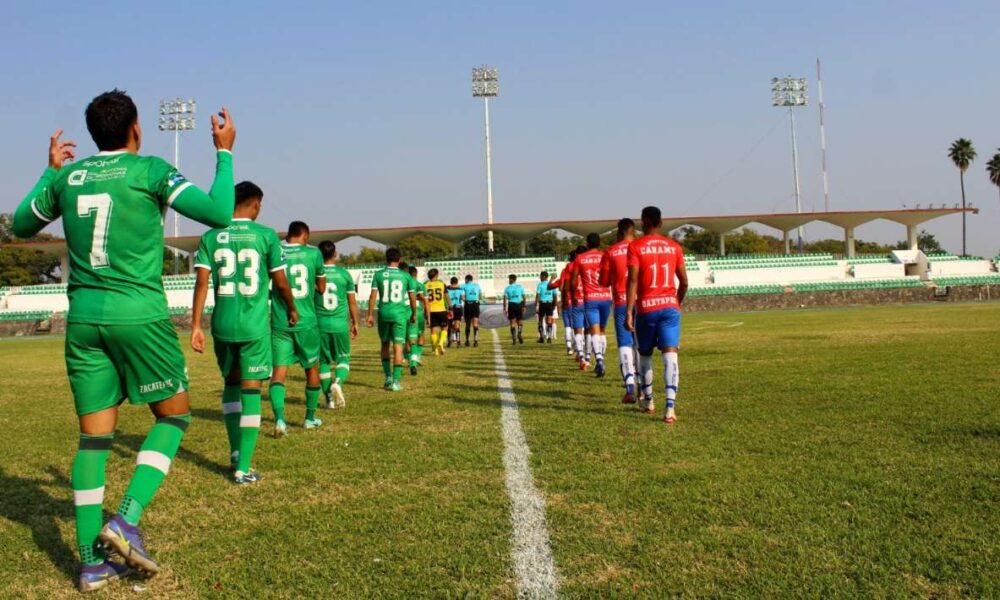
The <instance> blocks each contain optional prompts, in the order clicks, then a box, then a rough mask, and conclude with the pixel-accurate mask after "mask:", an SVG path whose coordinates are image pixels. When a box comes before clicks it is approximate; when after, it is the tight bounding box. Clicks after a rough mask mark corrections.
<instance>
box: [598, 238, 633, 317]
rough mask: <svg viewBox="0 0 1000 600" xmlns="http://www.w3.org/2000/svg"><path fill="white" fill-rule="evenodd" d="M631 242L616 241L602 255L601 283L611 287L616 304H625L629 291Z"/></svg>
mask: <svg viewBox="0 0 1000 600" xmlns="http://www.w3.org/2000/svg"><path fill="white" fill-rule="evenodd" d="M629 243H630V242H626V241H625V240H622V241H620V242H616V243H615V244H614V245H612V246H611V247H610V248H608V249H607V251H606V252H605V253H604V256H602V257H601V285H606V286H608V287H610V288H611V294H612V295H613V296H614V300H615V306H624V305H625V294H626V293H627V291H628V246H629Z"/></svg>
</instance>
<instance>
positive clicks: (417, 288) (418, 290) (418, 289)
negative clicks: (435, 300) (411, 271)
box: [411, 277, 427, 322]
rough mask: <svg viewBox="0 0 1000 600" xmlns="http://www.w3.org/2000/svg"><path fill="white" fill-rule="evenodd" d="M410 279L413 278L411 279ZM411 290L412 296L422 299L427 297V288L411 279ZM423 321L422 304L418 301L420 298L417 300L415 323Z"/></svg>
mask: <svg viewBox="0 0 1000 600" xmlns="http://www.w3.org/2000/svg"><path fill="white" fill-rule="evenodd" d="M411 279H413V278H412V277H411ZM413 288H414V289H413V293H414V294H418V295H420V296H423V297H424V298H426V297H427V287H426V286H425V285H424V284H422V283H420V282H419V281H417V280H416V279H413ZM423 320H424V303H423V302H421V301H420V298H417V321H418V322H419V321H423Z"/></svg>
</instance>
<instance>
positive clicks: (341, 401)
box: [330, 383, 347, 408]
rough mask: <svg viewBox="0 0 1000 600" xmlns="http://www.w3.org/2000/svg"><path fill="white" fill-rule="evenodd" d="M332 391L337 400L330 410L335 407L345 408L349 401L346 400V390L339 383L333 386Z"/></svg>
mask: <svg viewBox="0 0 1000 600" xmlns="http://www.w3.org/2000/svg"><path fill="white" fill-rule="evenodd" d="M330 391H331V392H333V397H334V399H335V401H334V402H331V404H332V406H330V408H333V407H334V406H336V407H337V408H344V407H345V406H347V399H346V398H344V390H343V388H341V387H340V384H339V383H335V384H333V385H331V386H330Z"/></svg>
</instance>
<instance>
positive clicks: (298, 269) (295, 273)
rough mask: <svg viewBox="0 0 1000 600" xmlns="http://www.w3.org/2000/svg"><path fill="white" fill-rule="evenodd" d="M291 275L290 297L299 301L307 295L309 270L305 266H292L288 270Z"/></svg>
mask: <svg viewBox="0 0 1000 600" xmlns="http://www.w3.org/2000/svg"><path fill="white" fill-rule="evenodd" d="M288 272H289V273H291V274H292V281H291V283H292V297H294V298H295V299H297V300H301V299H302V298H305V297H306V296H308V295H309V268H308V267H306V266H305V265H292V266H290V267H289V268H288Z"/></svg>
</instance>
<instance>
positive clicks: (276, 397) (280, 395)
mask: <svg viewBox="0 0 1000 600" xmlns="http://www.w3.org/2000/svg"><path fill="white" fill-rule="evenodd" d="M268 393H269V394H270V395H271V408H272V409H273V410H274V420H275V421H284V420H285V384H283V383H277V382H274V383H272V384H271V387H270V389H268Z"/></svg>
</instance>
